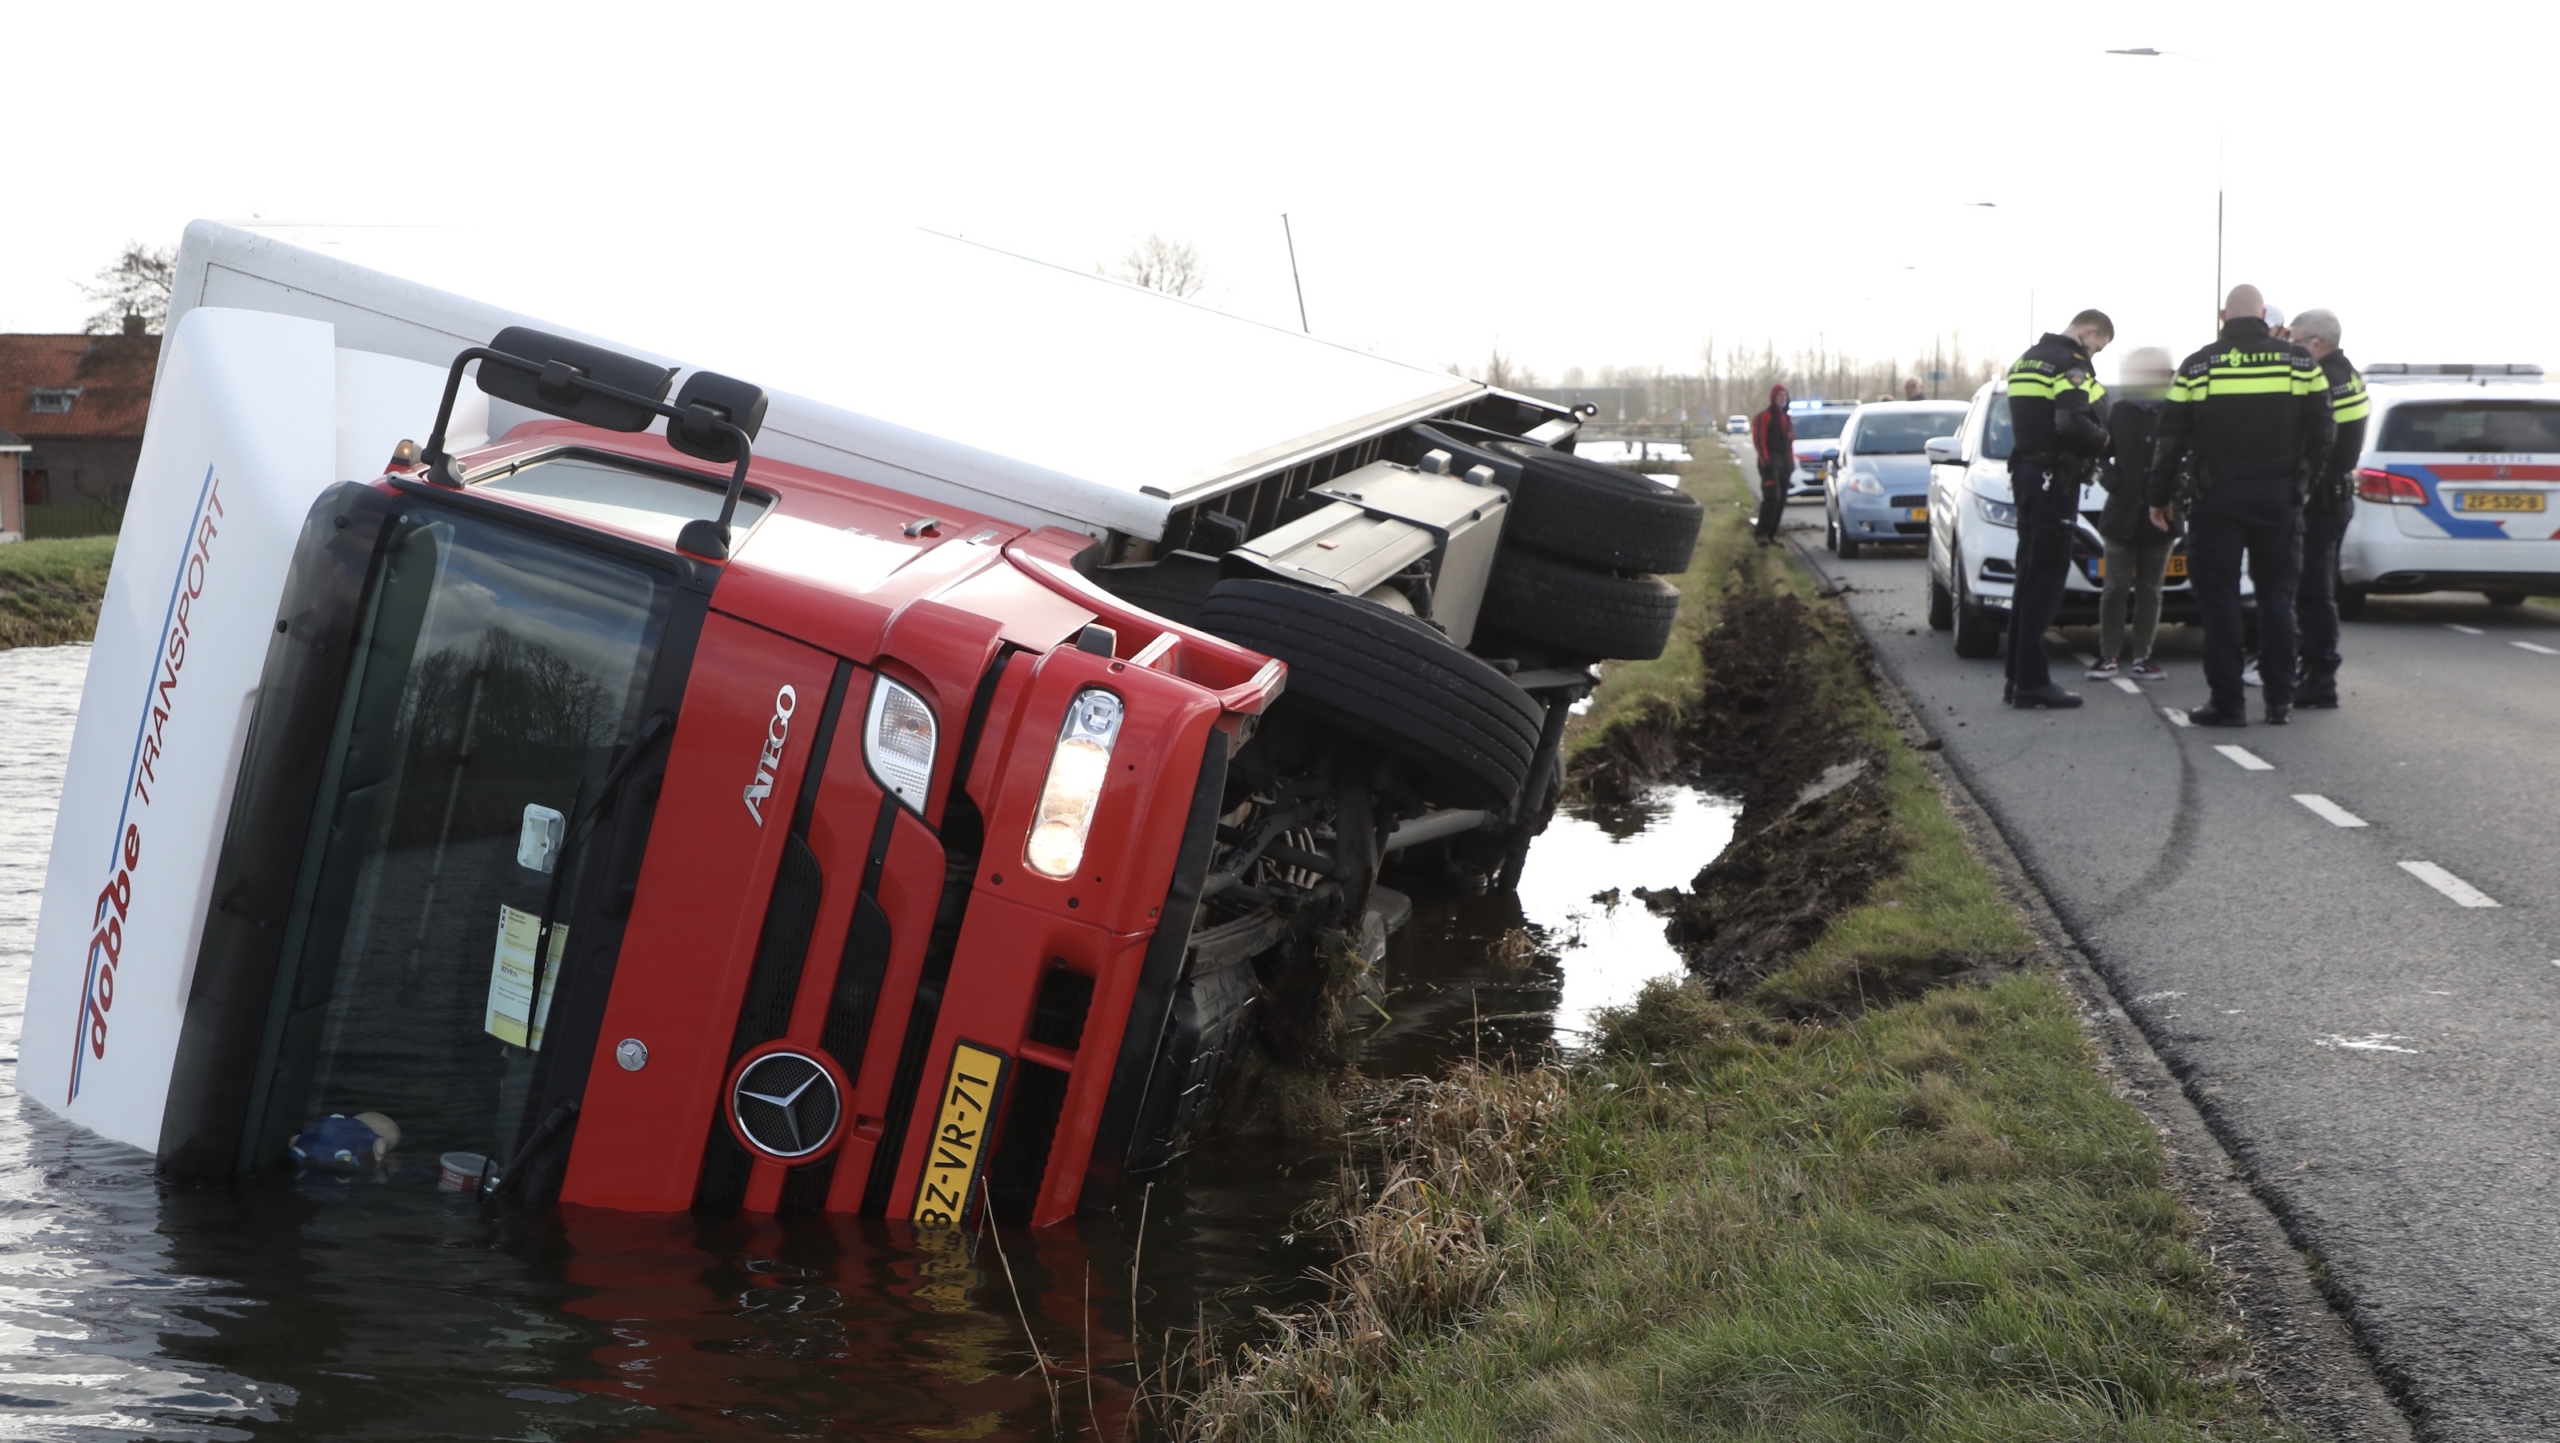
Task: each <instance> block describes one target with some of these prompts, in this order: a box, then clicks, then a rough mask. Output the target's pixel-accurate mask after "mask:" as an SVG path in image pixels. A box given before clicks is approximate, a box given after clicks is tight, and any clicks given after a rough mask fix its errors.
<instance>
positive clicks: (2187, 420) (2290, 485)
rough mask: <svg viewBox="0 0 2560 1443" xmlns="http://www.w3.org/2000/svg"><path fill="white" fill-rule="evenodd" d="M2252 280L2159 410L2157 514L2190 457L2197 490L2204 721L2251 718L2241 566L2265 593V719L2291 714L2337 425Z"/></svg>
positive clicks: (2302, 357) (2222, 723)
mask: <svg viewBox="0 0 2560 1443" xmlns="http://www.w3.org/2000/svg"><path fill="white" fill-rule="evenodd" d="M2265 312H2266V300H2265V298H2264V297H2262V296H2260V295H2259V294H2258V288H2257V287H2256V286H2234V287H2232V289H2231V294H2230V296H2229V297H2228V298H2226V299H2225V300H2224V302H2223V306H2222V334H2221V335H2220V336H2218V337H2216V338H2215V339H2214V343H2213V344H2212V345H2210V346H2207V347H2205V348H2204V349H2203V350H2201V351H2198V352H2196V353H2195V354H2194V355H2192V356H2189V357H2187V359H2186V361H2185V363H2184V364H2182V365H2180V366H2179V367H2178V376H2177V379H2176V380H2175V381H2173V382H2171V383H2170V386H2169V400H2168V404H2166V405H2164V406H2162V407H2161V408H2160V427H2159V440H2158V449H2157V451H2156V452H2155V453H2154V455H2153V459H2152V466H2151V485H2150V496H2149V499H2150V502H2151V519H2152V520H2153V521H2155V522H2157V523H2158V524H2160V525H2161V526H2168V525H2169V524H2170V523H2171V521H2172V519H2173V518H2172V508H2173V507H2174V506H2176V505H2179V504H2181V501H2182V498H2180V497H2178V496H2177V495H2176V486H2177V480H2178V474H2179V471H2178V463H2179V461H2180V459H2181V458H2186V457H2192V458H2193V460H2194V466H2193V468H2192V474H2193V476H2194V478H2195V487H2196V495H2195V498H2194V501H2193V509H2192V514H2191V515H2190V517H2189V520H2188V532H2187V579H2188V582H2189V584H2190V585H2191V586H2192V587H2193V588H2194V590H2195V597H2196V609H2197V611H2199V612H2200V613H2202V616H2203V620H2204V678H2205V684H2206V685H2207V686H2208V687H2210V688H2212V693H2213V695H2212V698H2211V700H2210V701H2208V702H2207V703H2206V704H2205V705H2204V706H2201V707H2198V708H2196V709H2195V710H2193V711H2191V712H2189V713H2187V718H2188V720H2189V721H2191V722H2193V723H2195V724H2196V725H2197V726H2212V727H2237V726H2247V725H2248V724H2249V718H2248V711H2247V706H2246V702H2247V695H2248V694H2247V693H2246V692H2245V691H2243V690H2242V682H2241V668H2242V658H2241V651H2242V645H2243V639H2242V635H2241V633H2242V618H2241V610H2240V566H2241V558H2242V557H2243V555H2244V554H2245V555H2246V557H2247V558H2248V566H2249V578H2250V580H2251V581H2253V582H2254V583H2256V586H2257V592H2258V674H2259V676H2260V677H2262V678H2264V679H2265V682H2266V703H2267V713H2266V715H2267V720H2268V722H2270V723H2271V724H2275V725H2282V724H2283V723H2285V722H2287V721H2290V720H2291V719H2292V716H2293V693H2294V661H2295V658H2294V615H2293V606H2294V596H2295V590H2296V587H2297V584H2298V583H2299V581H2300V578H2301V570H2302V507H2303V502H2304V500H2305V499H2306V498H2307V496H2308V495H2309V492H2310V489H2311V482H2312V479H2313V478H2314V477H2315V476H2316V475H2318V474H2319V471H2320V468H2321V466H2322V465H2323V463H2325V462H2326V461H2327V460H2328V458H2329V444H2330V442H2331V440H2332V439H2334V438H2335V437H2336V435H2337V431H2338V423H2337V420H2336V417H2335V416H2334V415H2333V414H2332V412H2331V410H2330V406H2329V381H2328V379H2327V378H2326V377H2325V376H2323V375H2322V374H2321V372H2320V367H2319V364H2318V363H2317V362H2315V361H2313V360H2312V359H2311V356H2310V354H2309V353H2308V352H2306V351H2303V350H2302V349H2300V348H2299V347H2296V346H2294V345H2293V344H2291V343H2290V342H2287V341H2282V340H2279V339H2277V338H2276V337H2275V336H2273V335H2272V334H2270V333H2269V332H2268V329H2267V322H2266V317H2265Z"/></svg>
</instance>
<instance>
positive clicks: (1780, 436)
mask: <svg viewBox="0 0 2560 1443" xmlns="http://www.w3.org/2000/svg"><path fill="white" fill-rule="evenodd" d="M1751 449H1752V451H1753V452H1754V453H1756V454H1757V455H1758V457H1759V459H1760V522H1759V524H1758V525H1757V526H1754V527H1753V528H1752V529H1751V534H1752V536H1753V538H1754V539H1756V540H1757V541H1759V543H1760V544H1761V545H1763V546H1766V545H1768V544H1769V543H1770V542H1773V541H1775V540H1777V539H1778V523H1779V522H1780V521H1782V520H1784V519H1786V514H1787V477H1788V475H1789V473H1791V472H1793V471H1794V470H1795V469H1796V423H1795V422H1794V421H1793V420H1792V419H1790V418H1789V417H1788V415H1787V388H1786V387H1784V386H1771V387H1770V388H1769V408H1768V409H1767V410H1765V411H1762V412H1761V413H1760V414H1758V415H1756V416H1753V417H1752V418H1751Z"/></svg>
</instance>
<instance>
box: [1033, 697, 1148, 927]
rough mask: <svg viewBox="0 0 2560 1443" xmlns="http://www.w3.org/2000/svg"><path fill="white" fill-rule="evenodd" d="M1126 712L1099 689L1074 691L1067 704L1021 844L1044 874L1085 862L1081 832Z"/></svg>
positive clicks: (1086, 828)
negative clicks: (1027, 833) (1046, 775)
mask: <svg viewBox="0 0 2560 1443" xmlns="http://www.w3.org/2000/svg"><path fill="white" fill-rule="evenodd" d="M1124 711H1125V708H1123V707H1122V705H1121V702H1120V698H1118V697H1116V696H1113V695H1112V694H1111V693H1109V692H1107V691H1104V690H1103V689H1102V688H1100V687H1087V688H1085V689H1084V690H1083V691H1080V692H1077V693H1076V699H1075V700H1074V701H1073V702H1072V703H1070V704H1069V705H1068V707H1067V719H1066V721H1065V722H1064V723H1063V724H1062V725H1060V726H1059V728H1058V749H1057V750H1056V751H1054V752H1051V753H1050V754H1049V779H1048V780H1047V781H1046V782H1043V783H1042V784H1041V786H1040V810H1039V811H1038V812H1037V813H1035V814H1034V815H1033V816H1032V819H1031V835H1030V837H1029V838H1028V839H1026V840H1025V841H1024V842H1023V844H1022V862H1023V865H1024V866H1027V867H1029V868H1030V869H1031V870H1032V871H1035V872H1037V873H1039V874H1040V875H1041V876H1043V877H1055V878H1058V879H1060V880H1064V879H1066V878H1068V877H1072V876H1074V875H1075V874H1076V864H1077V863H1079V862H1082V861H1083V860H1084V839H1085V834H1086V833H1087V832H1090V831H1091V830H1092V829H1093V809H1094V806H1095V804H1097V803H1098V802H1100V801H1101V800H1102V781H1103V778H1104V777H1106V776H1108V775H1110V772H1111V747H1112V744H1113V743H1115V742H1117V741H1118V740H1119V739H1120V719H1121V717H1122V715H1123V714H1124Z"/></svg>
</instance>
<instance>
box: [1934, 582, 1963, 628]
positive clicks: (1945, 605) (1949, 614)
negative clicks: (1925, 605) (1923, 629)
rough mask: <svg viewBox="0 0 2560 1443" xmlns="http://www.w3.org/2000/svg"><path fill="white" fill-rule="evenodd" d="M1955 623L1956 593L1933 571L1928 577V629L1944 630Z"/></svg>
mask: <svg viewBox="0 0 2560 1443" xmlns="http://www.w3.org/2000/svg"><path fill="white" fill-rule="evenodd" d="M1955 624H1956V594H1955V593H1954V592H1952V591H1949V590H1947V584H1946V583H1945V582H1943V581H1940V580H1939V579H1938V578H1937V576H1936V574H1935V573H1932V574H1931V575H1930V577H1929V629H1930V630H1931V631H1945V630H1947V629H1948V628H1950V627H1952V626H1954V625H1955Z"/></svg>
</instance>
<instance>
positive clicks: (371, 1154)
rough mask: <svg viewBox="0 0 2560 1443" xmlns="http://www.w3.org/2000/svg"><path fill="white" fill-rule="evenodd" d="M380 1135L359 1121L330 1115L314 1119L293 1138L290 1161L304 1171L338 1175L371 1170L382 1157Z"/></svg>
mask: <svg viewBox="0 0 2560 1443" xmlns="http://www.w3.org/2000/svg"><path fill="white" fill-rule="evenodd" d="M381 1145H382V1134H380V1133H378V1132H375V1131H374V1130H373V1127H372V1125H371V1124H370V1123H367V1122H365V1121H363V1120H362V1119H360V1118H353V1117H349V1116H347V1115H346V1114H345V1113H343V1112H333V1113H330V1114H329V1115H328V1116H327V1117H322V1118H315V1119H313V1120H312V1121H311V1122H309V1123H307V1124H305V1125H304V1126H303V1129H302V1132H301V1134H300V1135H299V1136H297V1137H296V1138H294V1140H293V1145H292V1147H291V1149H290V1150H291V1152H292V1153H293V1160H294V1161H295V1162H298V1163H300V1164H302V1165H303V1166H304V1167H322V1168H332V1169H335V1170H338V1171H341V1172H346V1171H352V1170H354V1169H356V1168H360V1167H371V1166H372V1165H373V1163H374V1159H376V1158H377V1157H379V1156H381Z"/></svg>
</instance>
